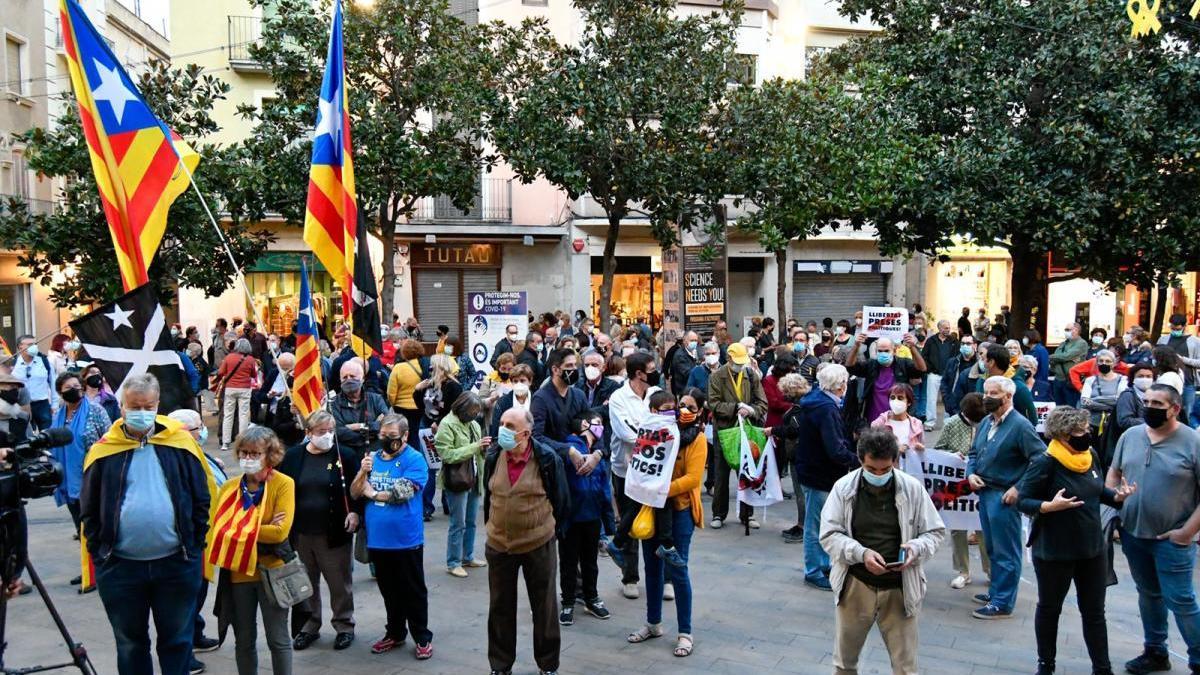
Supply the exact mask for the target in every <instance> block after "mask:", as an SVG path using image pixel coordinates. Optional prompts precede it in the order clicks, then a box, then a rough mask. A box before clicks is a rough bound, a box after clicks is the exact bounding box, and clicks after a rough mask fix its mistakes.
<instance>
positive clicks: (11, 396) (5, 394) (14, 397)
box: [0, 389, 21, 405]
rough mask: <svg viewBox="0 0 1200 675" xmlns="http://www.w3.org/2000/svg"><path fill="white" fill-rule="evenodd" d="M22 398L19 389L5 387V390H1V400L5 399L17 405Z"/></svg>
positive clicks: (6, 401)
mask: <svg viewBox="0 0 1200 675" xmlns="http://www.w3.org/2000/svg"><path fill="white" fill-rule="evenodd" d="M20 398H21V392H20V391H19V390H17V389H5V390H4V391H0V401H4V402H5V403H10V404H12V405H16V403H17V401H18V400H20Z"/></svg>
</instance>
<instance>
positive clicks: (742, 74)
mask: <svg viewBox="0 0 1200 675" xmlns="http://www.w3.org/2000/svg"><path fill="white" fill-rule="evenodd" d="M728 83H729V84H734V85H744V86H747V87H753V86H754V85H755V84H757V83H758V55H756V54H738V55H736V56H734V59H733V61H732V63H730V66H729V78H728Z"/></svg>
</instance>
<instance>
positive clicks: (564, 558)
mask: <svg viewBox="0 0 1200 675" xmlns="http://www.w3.org/2000/svg"><path fill="white" fill-rule="evenodd" d="M599 550H600V521H598V520H593V521H591V522H587V523H572V524H571V526H570V527H569V528H567V534H566V536H565V537H563V538H562V539H559V540H558V586H559V591H560V594H561V597H562V604H563V607H570V606H571V605H573V604H575V591H576V589H577V588H579V587H578V586H577V585H576V584H577V583H578V584H580V586H581V587H582V590H583V599H584V600H587V601H589V602H590V601H592V600H595V599H596V598H598V597H599V596H600V593H599V592H598V591H597V590H596V579H597V578H598V577H599V576H600V566H599V565H598V564H597V562H596V561H597V558H596V556H597V555H598V554H599ZM577 569H578V571H579V575H578V577H577V576H576V574H575V572H576V570H577Z"/></svg>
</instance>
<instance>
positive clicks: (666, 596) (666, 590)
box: [663, 584, 675, 600]
mask: <svg viewBox="0 0 1200 675" xmlns="http://www.w3.org/2000/svg"><path fill="white" fill-rule="evenodd" d="M674 599H675V585H674V584H667V585H666V586H663V600H674Z"/></svg>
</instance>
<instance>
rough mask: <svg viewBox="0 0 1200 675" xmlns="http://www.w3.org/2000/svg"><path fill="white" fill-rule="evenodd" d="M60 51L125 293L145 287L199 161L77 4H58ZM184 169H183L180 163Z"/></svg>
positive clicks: (66, 1)
mask: <svg viewBox="0 0 1200 675" xmlns="http://www.w3.org/2000/svg"><path fill="white" fill-rule="evenodd" d="M59 17H60V21H61V23H62V35H63V48H64V49H65V51H66V53H67V68H68V70H69V71H70V73H71V87H72V89H74V91H75V98H76V100H77V101H79V122H80V125H81V126H82V127H83V136H84V138H85V139H86V140H87V148H88V155H89V156H90V157H91V160H92V173H94V174H95V176H96V186H97V187H98V188H99V189H100V201H101V202H103V204H104V217H105V218H106V219H107V220H108V230H109V233H110V234H111V235H112V241H113V246H114V247H115V248H116V252H117V264H118V265H119V266H120V268H121V283H122V284H123V285H124V287H125V290H127V291H128V290H130V289H133V288H136V287H138V286H140V285H142V284H144V283H146V282H147V281H148V280H149V278H148V277H147V274H146V270H148V269H149V268H150V263H151V261H153V260H154V254H155V253H156V252H157V251H158V245H159V244H160V243H161V242H162V238H163V232H164V231H165V230H166V227H167V211H168V210H169V209H170V208H171V204H172V203H173V202H174V201H175V198H176V197H178V196H179V195H180V194H182V193H183V191H184V190H186V189H187V186H188V175H187V172H185V171H184V168H183V166H182V165H186V167H187V171H193V170H195V168H196V165H197V164H198V163H199V162H200V155H198V154H196V151H195V150H192V148H191V147H189V146H188V144H187V143H184V142H183V140H181V139H180V138H179V135H178V134H176V133H175V132H173V131H171V130H170V129H169V128H167V126H166V125H165V124H163V123H162V121H160V120H159V119H158V118H157V117H155V116H154V113H153V112H151V111H150V107H149V106H148V105H147V104H146V101H145V99H143V98H142V96H141V94H140V93H138V90H137V87H135V86H134V85H133V81H132V80H130V79H129V75H128V73H126V72H125V69H124V68H122V67H121V63H120V61H118V60H117V57H116V56H114V55H113V53H112V50H110V49H109V48H108V44H107V43H106V42H105V41H104V38H103V37H102V36H101V35H100V34H99V33H98V32H97V31H96V27H95V26H93V25H92V22H91V21H90V20H89V19H88V17H87V12H85V11H84V10H83V8H82V7H80V6H79V3H78V2H77V1H76V0H59ZM181 163H182V165H181Z"/></svg>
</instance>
